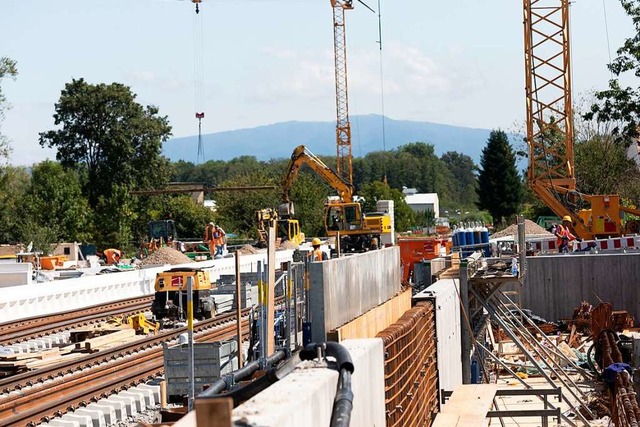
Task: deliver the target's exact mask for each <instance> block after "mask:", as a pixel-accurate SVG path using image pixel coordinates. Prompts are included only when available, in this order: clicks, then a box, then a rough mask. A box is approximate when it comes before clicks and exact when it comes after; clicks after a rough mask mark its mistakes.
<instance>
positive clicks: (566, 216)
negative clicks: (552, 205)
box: [562, 215, 571, 222]
mask: <svg viewBox="0 0 640 427" xmlns="http://www.w3.org/2000/svg"><path fill="white" fill-rule="evenodd" d="M562 220H563V221H569V222H571V217H570V216H569V215H565V216H563V217H562Z"/></svg>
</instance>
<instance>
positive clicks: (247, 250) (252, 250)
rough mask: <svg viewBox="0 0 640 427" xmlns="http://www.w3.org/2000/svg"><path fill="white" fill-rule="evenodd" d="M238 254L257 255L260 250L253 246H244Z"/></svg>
mask: <svg viewBox="0 0 640 427" xmlns="http://www.w3.org/2000/svg"><path fill="white" fill-rule="evenodd" d="M238 252H240V255H253V254H257V253H258V250H257V249H256V248H254V247H253V246H251V245H244V246H243V247H241V248H240V249H238Z"/></svg>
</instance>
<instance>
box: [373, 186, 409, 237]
mask: <svg viewBox="0 0 640 427" xmlns="http://www.w3.org/2000/svg"><path fill="white" fill-rule="evenodd" d="M360 196H361V197H363V198H364V199H365V202H364V211H365V212H375V211H376V203H377V202H378V200H393V205H394V218H395V229H396V230H397V231H406V230H409V229H410V228H411V226H412V225H414V224H415V214H414V213H413V211H412V210H411V208H410V207H409V205H407V202H406V201H405V197H404V194H402V191H400V190H397V189H395V188H391V187H389V186H388V185H387V184H385V183H384V182H381V181H373V182H372V183H370V184H366V185H365V186H364V187H363V188H362V191H360Z"/></svg>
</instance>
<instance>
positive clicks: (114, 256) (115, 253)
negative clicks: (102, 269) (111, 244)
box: [104, 249, 121, 265]
mask: <svg viewBox="0 0 640 427" xmlns="http://www.w3.org/2000/svg"><path fill="white" fill-rule="evenodd" d="M120 256H121V252H120V251H119V250H117V249H106V250H105V251H104V257H105V258H106V260H107V265H112V264H115V263H117V262H120Z"/></svg>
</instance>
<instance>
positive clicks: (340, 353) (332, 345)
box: [300, 341, 354, 374]
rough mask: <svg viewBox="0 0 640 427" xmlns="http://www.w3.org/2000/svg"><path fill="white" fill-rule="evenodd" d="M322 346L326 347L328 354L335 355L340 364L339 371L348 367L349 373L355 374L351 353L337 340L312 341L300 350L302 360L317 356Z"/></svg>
mask: <svg viewBox="0 0 640 427" xmlns="http://www.w3.org/2000/svg"><path fill="white" fill-rule="evenodd" d="M318 347H321V348H323V349H324V351H325V354H326V355H327V356H333V357H335V359H336V363H337V364H338V371H342V370H343V369H346V370H347V371H349V373H352V374H353V370H354V366H353V362H352V361H351V355H350V354H349V352H348V351H347V349H346V348H344V347H343V346H342V345H341V344H338V343H337V342H333V341H328V342H323V343H320V344H317V343H311V344H308V345H307V346H305V348H304V350H302V351H301V352H300V359H301V360H313V359H315V358H316V356H317V353H316V349H317V348H318Z"/></svg>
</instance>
